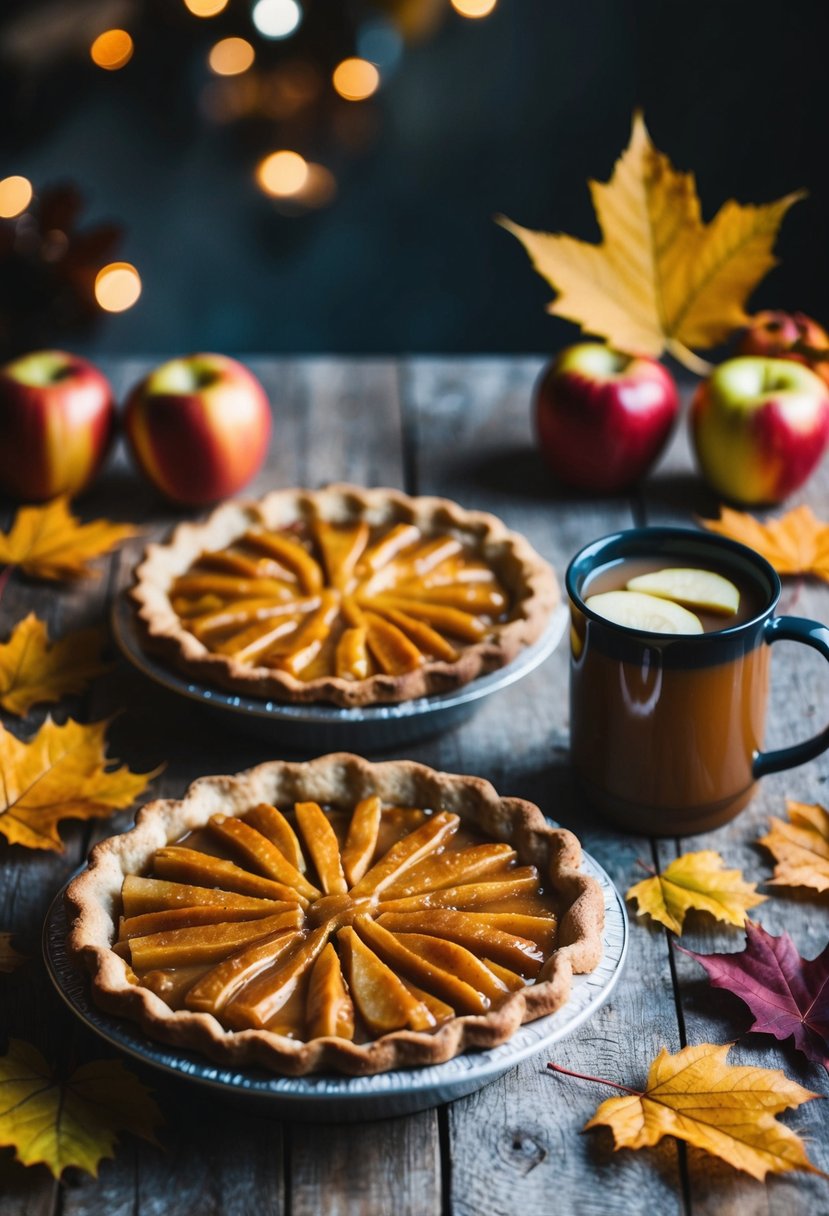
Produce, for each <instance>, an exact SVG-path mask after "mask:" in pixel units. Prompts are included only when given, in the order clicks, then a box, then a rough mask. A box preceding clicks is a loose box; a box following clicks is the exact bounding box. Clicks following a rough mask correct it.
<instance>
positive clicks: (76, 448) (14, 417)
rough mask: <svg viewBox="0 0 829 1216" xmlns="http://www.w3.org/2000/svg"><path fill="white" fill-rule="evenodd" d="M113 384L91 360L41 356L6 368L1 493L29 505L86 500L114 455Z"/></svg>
mask: <svg viewBox="0 0 829 1216" xmlns="http://www.w3.org/2000/svg"><path fill="white" fill-rule="evenodd" d="M114 423H115V403H114V400H113V395H112V388H111V386H110V383H109V381H108V380H107V379H106V378H105V377H104V376H103V375H101V373H100V372H99V371H98V369H97V367H93V366H92V364H91V363H88V362H87V361H86V359H81V358H79V357H78V356H77V355H68V354H66V353H65V352H64V351H60V350H38V351H33V352H32V353H31V354H28V355H23V356H22V357H21V358H19V359H13V360H12V362H11V363H7V364H6V365H5V367H3V368H0V490H2V491H3V492H4V493H6V494H10V495H11V496H12V497H13V498H18V499H23V500H24V501H27V502H43V501H44V500H45V499H47V498H54V497H55V495H56V494H70V495H74V494H79V493H80V492H81V490H83V489H85V488H86V487H87V486H88V485H89V484H90V482H91V481H92V479H93V478H94V476H95V474H96V473H97V472H98V469H99V468H100V467H101V464H102V463H103V460H104V457H105V456H106V454H107V450H108V448H109V444H110V440H111V439H112V432H113V427H114Z"/></svg>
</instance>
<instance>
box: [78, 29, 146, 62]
mask: <svg viewBox="0 0 829 1216" xmlns="http://www.w3.org/2000/svg"><path fill="white" fill-rule="evenodd" d="M134 49H135V47H134V45H133V41H132V38H131V37H130V35H129V34H128V33H127V31H126V30H104V32H103V34H99V35H98V37H97V38H96V39H95V41H94V42H93V43H92V46H91V47H90V48H89V54H90V55H91V57H92V62H93V63H95V64H97V65H98V67H99V68H103V69H104V71H105V72H117V71H118V69H119V68H123V67H125V66H126V65H127V64H128V63H129V61H130V60H131V59H132V53H133V51H134Z"/></svg>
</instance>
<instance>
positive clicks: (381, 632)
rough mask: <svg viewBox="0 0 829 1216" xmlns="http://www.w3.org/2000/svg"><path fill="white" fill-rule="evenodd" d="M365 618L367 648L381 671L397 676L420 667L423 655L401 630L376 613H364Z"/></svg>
mask: <svg viewBox="0 0 829 1216" xmlns="http://www.w3.org/2000/svg"><path fill="white" fill-rule="evenodd" d="M365 618H366V626H367V629H368V636H367V640H368V648H369V650H370V651H371V653H372V655H373V656H374V659H375V661H376V663H377V665H378V667H379V668H380V670H381V671H384V672H385V673H386V674H387V675H390V676H398V675H403V674H404V673H405V672H407V671H414V670H415V668H417V667H420V666H421V664H422V663H423V655H422V654H421V653H420V651H419V650H418V648H417V646H415V644H414V642H412V641H410V639H409V638H408V637H407V636H406V634H405V633H404V632H403V631H402V629H398V628H397V626H396V625H393V624H392V623H391V622H390V621H387V620H384V619H383V617H382V616H380V615H379V614H378V613H376V612H366V614H365Z"/></svg>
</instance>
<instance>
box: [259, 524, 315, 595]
mask: <svg viewBox="0 0 829 1216" xmlns="http://www.w3.org/2000/svg"><path fill="white" fill-rule="evenodd" d="M242 539H243V540H244V542H245V544H246V545H249V546H250V548H251V549H255V550H256V552H257V553H264V554H265V556H266V557H273V558H275V559H276V560H277V561H278V562H280V563H281V564H282V565H283V566H286V567H287V568H288V569H289V570H290V571H291V573H292V574H294V575H295V576H296V578H297V579H298V580H299V582H300V583H301V585H302V588H303V590H304V591H305V592H306V593H307V594H308V595H315V594H316V593H317V592H318V591H319V590H320V588H321V587H322V585H323V577H322V570H321V569H320V566H319V563H318V562H317V561H315V560H314V558H313V557H312V556H311V554H310V553H309V552H308V550H307V549H306V548H305V547H304V546H303V545H301V544H300V543H299V541H298V540H294V539H293V538H292V537H290V536H285V535H284V533H279V532H259V531H256V530H253V529H252V530H251V531H249V532H246V533H245V534H244V537H243V538H242Z"/></svg>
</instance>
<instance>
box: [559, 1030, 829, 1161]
mask: <svg viewBox="0 0 829 1216" xmlns="http://www.w3.org/2000/svg"><path fill="white" fill-rule="evenodd" d="M731 1047H732V1044H731V1043H725V1044H723V1045H722V1046H718V1045H717V1044H715V1043H700V1044H699V1045H698V1046H696V1047H684V1048H683V1049H682V1050H681V1051H678V1052H677V1053H676V1055H671V1054H670V1053H669V1052H668V1051H667V1050H666V1049H665V1048H664V1047H663V1049H662V1051H660V1053H659V1055H658V1056H657V1057H656V1059H655V1060H654V1061H653V1063H652V1064H651V1066H650V1070H649V1072H648V1084H647V1088H646V1090H645V1091H644V1093H642V1092H640V1091H638V1090H635V1089H629V1088H628V1086H626V1085H617V1084H616V1082H613V1081H610V1082H608V1081H600V1078H598V1077H587V1076H584V1074H582V1073H574V1072H571V1071H570V1069H568V1068H562V1067H561V1066H560V1065H558V1064H548V1065H547V1067H548V1068H550V1069H552V1070H553V1071H554V1072H562V1073H566V1074H567V1075H568V1076H575V1077H580V1078H581V1079H582V1080H585V1081H600V1083H601V1084H603V1085H608V1084H609V1085H612V1086H613V1087H614V1089H622V1090H624V1091H625V1096H624V1097H623V1098H608V1099H607V1101H606V1102H603V1103H602V1104H601V1106H600V1107H599V1109H598V1110H597V1111H596V1113H595V1115H594V1116H593V1118H592V1119H590V1120H589V1121H588V1122H587V1123H586V1124H585V1125H584V1130H585V1131H587V1130H588V1129H589V1128H591V1127H598V1126H600V1125H606V1126H608V1127H609V1128H610V1129H611V1131H612V1132H613V1143H614V1148H617V1149H618V1148H633V1149H636V1148H650V1147H652V1146H653V1145H655V1144H658V1143H659V1141H660V1140H661V1139H662V1137H663V1136H675V1137H676V1138H677V1140H684V1141H685V1142H686V1143H687V1144H693V1145H694V1146H695V1147H696V1148H701V1149H704V1150H705V1151H706V1152H708V1153H713V1155H714V1156H715V1157H719V1158H721V1160H723V1161H727V1162H728V1164H729V1165H733V1166H734V1168H735V1169H738V1170H744V1171H745V1172H746V1173H747V1174H751V1175H752V1177H754V1178H758V1179H760V1181H762V1180H763V1179H764V1178H765V1176H766V1174H769V1173H772V1174H784V1173H786V1172H787V1171H788V1170H807V1171H809V1172H810V1173H813V1174H820V1173H821V1171H820V1170H819V1169H817V1168H816V1167H815V1166H814V1165H812V1163H811V1161H810V1160H809V1158H808V1157H807V1156H806V1150H805V1148H804V1147H803V1141H802V1140H801V1139H800V1137H799V1136H798V1135H796V1134H795V1133H794V1132H793V1131H792V1130H791V1129H790V1128H788V1127H786V1126H784V1124H782V1123H779V1122H778V1121H777V1118H776V1117H775V1116H777V1115H778V1114H780V1112H781V1111H784V1110H787V1109H788V1108H790V1107H794V1106H800V1105H801V1104H802V1103H803V1102H809V1101H811V1100H812V1098H819V1097H820V1096H821V1095H820V1094H814V1093H812V1092H811V1090H808V1089H804V1088H803V1087H802V1086H801V1085H798V1084H797V1083H796V1082H795V1081H790V1080H789V1078H788V1077H787V1076H786V1075H785V1073H783V1072H781V1071H780V1069H778V1068H756V1067H753V1066H752V1067H746V1066H739V1065H732V1064H728V1063H727V1062H726V1056H727V1055H728V1053H729V1051H730V1050H731ZM823 1177H826V1175H823Z"/></svg>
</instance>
